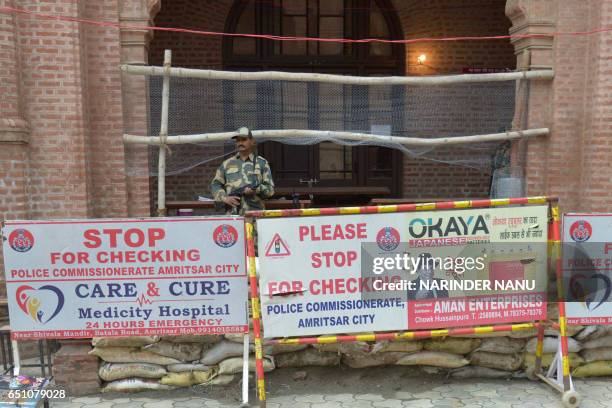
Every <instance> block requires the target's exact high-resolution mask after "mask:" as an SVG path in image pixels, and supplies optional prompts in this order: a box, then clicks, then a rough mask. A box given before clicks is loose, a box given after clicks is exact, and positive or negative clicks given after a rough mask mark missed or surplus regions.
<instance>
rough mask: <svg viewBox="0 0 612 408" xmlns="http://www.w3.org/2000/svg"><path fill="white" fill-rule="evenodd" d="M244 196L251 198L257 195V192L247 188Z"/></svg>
mask: <svg viewBox="0 0 612 408" xmlns="http://www.w3.org/2000/svg"><path fill="white" fill-rule="evenodd" d="M244 195H245V196H249V197H250V196H253V195H255V190H253V189H252V188H251V187H246V188H245V189H244Z"/></svg>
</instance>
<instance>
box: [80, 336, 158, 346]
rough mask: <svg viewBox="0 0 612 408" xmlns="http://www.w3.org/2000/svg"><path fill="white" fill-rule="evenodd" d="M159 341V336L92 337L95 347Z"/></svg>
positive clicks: (139, 344)
mask: <svg viewBox="0 0 612 408" xmlns="http://www.w3.org/2000/svg"><path fill="white" fill-rule="evenodd" d="M158 341H159V336H133V337H94V338H93V339H91V345H92V346H94V347H141V346H146V345H147V344H153V343H157V342H158Z"/></svg>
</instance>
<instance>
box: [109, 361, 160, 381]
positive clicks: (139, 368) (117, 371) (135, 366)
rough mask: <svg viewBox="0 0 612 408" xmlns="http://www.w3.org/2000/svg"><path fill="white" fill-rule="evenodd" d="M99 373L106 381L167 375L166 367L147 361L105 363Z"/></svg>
mask: <svg viewBox="0 0 612 408" xmlns="http://www.w3.org/2000/svg"><path fill="white" fill-rule="evenodd" d="M98 375H99V376H100V378H101V379H103V380H104V381H115V380H121V379H123V378H130V377H142V378H161V377H163V376H164V375H166V369H165V368H164V367H163V366H160V365H157V364H147V363H104V364H102V365H101V366H100V369H99V370H98Z"/></svg>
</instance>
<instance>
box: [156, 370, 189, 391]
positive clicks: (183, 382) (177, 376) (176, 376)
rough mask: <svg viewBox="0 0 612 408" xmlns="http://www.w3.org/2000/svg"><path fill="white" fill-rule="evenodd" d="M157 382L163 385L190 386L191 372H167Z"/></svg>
mask: <svg viewBox="0 0 612 408" xmlns="http://www.w3.org/2000/svg"><path fill="white" fill-rule="evenodd" d="M159 382H160V383H162V384H165V385H174V386H176V387H190V386H191V385H192V384H193V377H192V376H191V372H184V373H168V374H167V375H166V376H164V377H163V378H162V379H161V380H159Z"/></svg>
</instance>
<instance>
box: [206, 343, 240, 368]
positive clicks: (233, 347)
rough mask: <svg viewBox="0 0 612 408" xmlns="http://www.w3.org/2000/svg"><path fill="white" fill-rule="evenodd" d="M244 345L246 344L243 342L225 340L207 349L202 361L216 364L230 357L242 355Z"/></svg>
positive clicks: (207, 363)
mask: <svg viewBox="0 0 612 408" xmlns="http://www.w3.org/2000/svg"><path fill="white" fill-rule="evenodd" d="M243 347H244V345H243V344H242V343H234V342H232V341H226V340H223V341H221V342H219V343H217V344H215V345H214V346H212V347H211V348H210V349H208V350H206V351H205V352H204V353H203V354H202V358H201V359H200V363H202V364H205V365H215V364H217V363H218V362H219V361H222V360H225V359H228V358H230V357H236V356H242V354H243V350H244V349H243Z"/></svg>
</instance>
